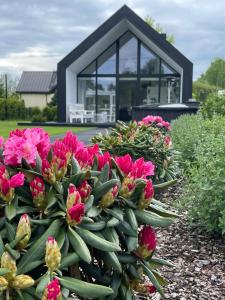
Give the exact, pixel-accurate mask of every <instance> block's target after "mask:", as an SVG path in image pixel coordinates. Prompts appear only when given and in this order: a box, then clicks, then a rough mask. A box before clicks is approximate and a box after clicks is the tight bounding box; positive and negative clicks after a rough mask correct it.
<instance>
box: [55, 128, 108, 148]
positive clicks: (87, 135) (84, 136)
mask: <svg viewBox="0 0 225 300" xmlns="http://www.w3.org/2000/svg"><path fill="white" fill-rule="evenodd" d="M105 131H106V129H105V128H93V129H88V130H85V131H81V132H77V133H76V135H77V137H78V139H79V140H80V141H82V142H84V143H85V144H86V145H88V144H90V140H91V138H92V137H93V136H94V135H96V134H97V133H100V132H102V133H105ZM63 136H64V134H60V135H54V136H52V137H51V142H54V140H55V139H59V138H63Z"/></svg>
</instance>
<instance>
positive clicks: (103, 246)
mask: <svg viewBox="0 0 225 300" xmlns="http://www.w3.org/2000/svg"><path fill="white" fill-rule="evenodd" d="M76 231H77V232H78V233H79V234H80V235H81V237H82V238H83V239H84V241H85V242H86V243H87V244H88V245H90V246H92V247H94V248H96V249H99V250H101V251H109V252H113V251H120V250H121V249H120V247H119V245H117V244H115V243H112V242H109V241H107V240H105V239H103V238H101V237H99V236H97V235H96V234H94V233H92V232H91V231H88V230H86V229H82V228H79V227H77V228H76Z"/></svg>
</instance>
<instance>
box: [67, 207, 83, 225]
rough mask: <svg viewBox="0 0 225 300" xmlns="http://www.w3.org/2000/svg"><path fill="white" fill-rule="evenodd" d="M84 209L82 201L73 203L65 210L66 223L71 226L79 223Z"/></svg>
mask: <svg viewBox="0 0 225 300" xmlns="http://www.w3.org/2000/svg"><path fill="white" fill-rule="evenodd" d="M84 210H85V205H84V203H78V204H74V206H72V207H71V208H70V209H68V210H67V223H68V224H69V225H72V226H76V225H77V224H79V223H80V222H81V221H82V218H83V216H84Z"/></svg>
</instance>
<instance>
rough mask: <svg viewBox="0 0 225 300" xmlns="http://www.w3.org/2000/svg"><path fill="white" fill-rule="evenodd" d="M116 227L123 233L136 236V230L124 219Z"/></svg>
mask: <svg viewBox="0 0 225 300" xmlns="http://www.w3.org/2000/svg"><path fill="white" fill-rule="evenodd" d="M117 228H118V229H119V230H120V231H121V232H123V233H124V234H126V235H128V236H133V237H137V235H138V231H137V230H136V231H135V230H133V229H132V227H131V226H130V224H129V223H128V222H126V221H123V222H121V223H120V224H119V225H118V226H117Z"/></svg>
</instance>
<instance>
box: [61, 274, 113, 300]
mask: <svg viewBox="0 0 225 300" xmlns="http://www.w3.org/2000/svg"><path fill="white" fill-rule="evenodd" d="M59 280H60V283H61V285H62V286H64V287H65V288H67V289H69V290H70V291H72V292H75V293H76V294H77V295H79V296H81V297H84V298H90V299H94V298H99V297H103V296H108V295H111V294H113V290H112V289H111V288H109V287H106V286H102V285H98V284H93V283H88V282H84V281H81V280H78V279H75V278H70V277H62V278H60V279H59Z"/></svg>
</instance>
